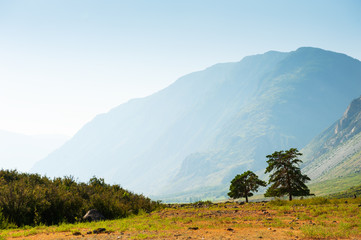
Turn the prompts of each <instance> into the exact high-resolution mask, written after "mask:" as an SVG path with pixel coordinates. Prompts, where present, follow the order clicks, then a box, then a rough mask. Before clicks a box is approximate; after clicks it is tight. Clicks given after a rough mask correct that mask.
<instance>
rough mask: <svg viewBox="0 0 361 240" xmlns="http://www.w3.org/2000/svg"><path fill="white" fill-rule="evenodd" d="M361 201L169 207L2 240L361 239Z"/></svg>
mask: <svg viewBox="0 0 361 240" xmlns="http://www.w3.org/2000/svg"><path fill="white" fill-rule="evenodd" d="M360 220H361V198H347V199H327V198H322V197H314V198H308V199H303V200H293V201H285V200H273V201H270V202H250V203H243V202H225V203H212V202H208V201H207V202H197V203H193V204H164V205H162V206H161V208H160V209H158V210H155V211H153V212H150V213H147V212H140V213H139V214H138V215H133V216H129V217H127V218H122V219H117V220H106V221H100V222H90V223H89V222H87V223H85V222H79V223H74V224H59V225H56V226H44V225H43V226H37V227H26V226H25V227H22V228H17V229H7V230H3V231H2V232H1V238H2V239H78V238H79V239H360V238H361V221H360Z"/></svg>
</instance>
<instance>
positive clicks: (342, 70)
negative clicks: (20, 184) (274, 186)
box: [33, 48, 361, 197]
mask: <svg viewBox="0 0 361 240" xmlns="http://www.w3.org/2000/svg"><path fill="white" fill-rule="evenodd" d="M360 78H361V63H360V62H359V61H358V60H355V59H352V58H350V57H348V56H346V55H343V54H339V53H334V52H330V51H324V50H321V49H316V48H300V49H298V50H297V51H294V52H290V53H280V52H274V51H271V52H267V53H265V54H261V55H255V56H250V57H246V58H244V59H243V60H242V61H240V62H236V63H224V64H217V65H214V66H212V67H210V68H208V69H205V70H204V71H200V72H195V73H191V74H189V75H186V76H184V77H182V78H180V79H178V80H177V81H176V82H175V83H174V84H172V85H171V86H169V87H168V88H166V89H164V90H162V91H160V92H158V93H156V94H153V95H151V96H149V97H146V98H143V99H135V100H131V101H129V102H128V103H125V104H122V105H120V106H119V107H117V108H115V109H113V110H111V111H110V112H109V113H107V114H102V115H99V116H97V117H96V118H95V119H94V120H93V121H91V122H89V123H88V124H87V125H85V126H84V127H83V128H82V129H81V130H80V131H79V132H78V133H77V134H76V135H75V136H74V137H73V138H72V139H71V140H70V141H68V142H67V143H66V144H65V145H64V146H63V147H62V148H61V149H59V150H57V151H55V152H54V153H52V154H51V155H50V156H48V157H47V158H45V159H43V160H42V161H40V162H38V163H37V164H36V165H35V166H34V168H33V171H35V172H40V173H47V174H48V175H50V176H52V175H54V176H55V175H64V174H72V175H75V176H77V177H80V178H81V179H84V178H85V179H86V178H89V177H91V176H92V175H97V176H100V177H105V178H106V179H107V181H114V182H117V183H120V184H122V185H123V186H125V187H127V188H130V189H133V190H134V191H138V192H143V193H146V194H153V195H158V196H160V195H163V197H164V194H170V195H176V194H178V195H179V194H180V195H183V196H184V195H186V193H187V192H190V191H191V192H192V191H193V192H198V193H199V194H201V193H202V192H209V189H212V191H213V193H212V195H217V194H223V193H224V191H225V189H226V188H227V187H228V185H229V181H230V179H231V178H233V177H234V175H235V174H236V173H239V172H240V171H244V170H246V169H252V170H255V171H257V170H259V171H261V170H262V169H263V168H264V167H265V156H266V155H267V154H269V153H272V152H273V151H275V150H280V149H285V148H289V147H298V148H301V147H303V146H304V145H305V144H306V143H307V142H309V141H310V140H311V139H312V138H313V137H314V136H315V134H316V133H317V132H321V130H322V129H325V127H326V126H329V125H330V124H331V123H332V121H334V119H337V118H338V116H340V115H341V114H342V112H343V109H345V107H346V106H347V104H348V103H349V102H350V101H351V99H352V98H354V97H356V96H358V95H359V94H360V93H359V89H360V87H361V82H360V81H359V79H360Z"/></svg>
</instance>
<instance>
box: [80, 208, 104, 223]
mask: <svg viewBox="0 0 361 240" xmlns="http://www.w3.org/2000/svg"><path fill="white" fill-rule="evenodd" d="M83 219H84V220H85V221H89V222H92V221H101V220H105V217H104V216H103V214H101V213H100V212H99V211H98V210H96V209H91V210H89V211H88V212H87V213H86V214H85V215H84V217H83Z"/></svg>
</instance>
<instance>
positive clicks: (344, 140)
mask: <svg viewBox="0 0 361 240" xmlns="http://www.w3.org/2000/svg"><path fill="white" fill-rule="evenodd" d="M303 152H304V156H303V158H304V164H303V169H304V171H305V172H306V173H307V174H308V175H309V176H310V177H311V179H313V182H320V181H324V180H330V179H334V178H343V177H346V176H348V175H352V174H355V173H360V172H361V98H357V99H354V100H353V101H352V102H351V104H350V105H349V106H348V107H347V109H346V111H345V113H344V114H343V116H342V118H341V119H340V120H338V121H337V122H335V123H334V124H333V125H332V126H331V127H329V128H328V129H327V130H325V131H324V132H323V133H322V134H320V135H319V136H317V137H316V138H315V139H314V140H313V141H312V142H311V143H310V144H308V145H307V146H306V147H305V148H304V149H303Z"/></svg>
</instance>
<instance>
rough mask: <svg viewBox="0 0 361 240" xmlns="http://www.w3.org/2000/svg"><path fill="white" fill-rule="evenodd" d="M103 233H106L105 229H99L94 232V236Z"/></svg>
mask: <svg viewBox="0 0 361 240" xmlns="http://www.w3.org/2000/svg"><path fill="white" fill-rule="evenodd" d="M102 232H105V228H98V229H95V230H93V233H94V234H99V233H102Z"/></svg>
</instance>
